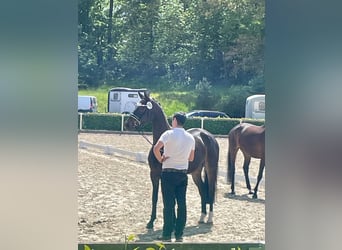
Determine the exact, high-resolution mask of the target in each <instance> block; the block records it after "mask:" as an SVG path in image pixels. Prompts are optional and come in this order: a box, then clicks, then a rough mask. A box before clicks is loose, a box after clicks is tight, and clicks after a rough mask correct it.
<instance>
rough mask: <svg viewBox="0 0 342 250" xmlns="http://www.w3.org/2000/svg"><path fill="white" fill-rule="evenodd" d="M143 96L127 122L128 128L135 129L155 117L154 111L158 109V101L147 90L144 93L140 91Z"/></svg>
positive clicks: (126, 126)
mask: <svg viewBox="0 0 342 250" xmlns="http://www.w3.org/2000/svg"><path fill="white" fill-rule="evenodd" d="M139 96H140V98H141V100H140V102H138V103H137V105H136V107H135V109H134V111H133V112H132V113H131V115H130V117H129V118H128V119H127V120H126V122H125V128H126V129H127V130H135V129H138V128H140V127H141V126H143V125H144V124H146V123H148V122H150V121H151V120H152V117H153V112H154V110H155V109H156V106H158V105H157V103H156V102H155V101H154V100H153V99H152V98H150V94H149V92H147V91H145V92H144V93H143V94H142V93H140V92H139Z"/></svg>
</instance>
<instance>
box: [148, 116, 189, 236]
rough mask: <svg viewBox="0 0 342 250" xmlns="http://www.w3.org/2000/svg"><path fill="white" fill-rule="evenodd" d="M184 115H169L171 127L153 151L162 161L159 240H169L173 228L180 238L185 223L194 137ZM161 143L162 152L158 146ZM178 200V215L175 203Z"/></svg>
mask: <svg viewBox="0 0 342 250" xmlns="http://www.w3.org/2000/svg"><path fill="white" fill-rule="evenodd" d="M185 121H186V116H185V114H184V113H183V112H177V113H175V114H174V115H173V117H172V129H171V130H167V131H165V132H164V133H163V134H162V135H161V136H160V138H159V140H158V142H157V143H156V145H155V146H154V147H153V153H154V155H155V157H156V158H157V160H158V161H160V162H161V163H162V174H161V189H162V194H163V204H164V210H163V217H164V225H163V234H162V236H161V237H159V238H158V239H159V240H163V241H171V233H172V231H173V230H175V238H176V241H178V242H180V241H183V230H184V227H185V224H186V189H187V185H188V176H187V170H188V167H189V161H193V159H194V155H195V139H194V137H193V136H192V135H191V134H190V133H188V132H187V131H186V130H185V129H184V128H183V125H184V123H185ZM163 147H164V153H163V155H161V152H160V150H161V149H162V148H163ZM176 202H177V215H176V213H175V204H176Z"/></svg>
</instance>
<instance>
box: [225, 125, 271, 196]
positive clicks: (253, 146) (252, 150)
mask: <svg viewBox="0 0 342 250" xmlns="http://www.w3.org/2000/svg"><path fill="white" fill-rule="evenodd" d="M228 142H229V149H228V160H227V162H228V170H227V180H228V183H231V194H235V190H234V188H235V187H234V182H235V160H236V155H237V152H238V150H239V149H240V150H241V152H242V154H243V156H244V162H243V172H244V175H245V179H246V185H247V188H248V190H249V194H253V198H255V199H256V198H258V195H257V192H258V186H259V183H260V181H261V178H262V175H263V172H264V168H265V125H263V126H256V125H253V124H250V123H240V124H238V125H236V126H235V127H234V128H232V129H231V130H230V131H229V134H228ZM251 157H253V158H257V159H260V165H259V173H258V179H257V183H256V185H255V188H254V193H253V192H252V190H251V184H250V182H249V176H248V170H249V163H250V161H251Z"/></svg>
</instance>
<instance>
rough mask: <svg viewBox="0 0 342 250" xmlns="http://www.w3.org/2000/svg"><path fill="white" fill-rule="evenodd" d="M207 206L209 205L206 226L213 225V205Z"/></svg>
mask: <svg viewBox="0 0 342 250" xmlns="http://www.w3.org/2000/svg"><path fill="white" fill-rule="evenodd" d="M209 205H210V207H209V215H208V221H207V223H208V224H213V217H214V211H213V208H214V205H213V203H210V204H209Z"/></svg>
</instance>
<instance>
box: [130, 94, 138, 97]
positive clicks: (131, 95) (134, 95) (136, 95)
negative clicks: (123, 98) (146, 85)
mask: <svg viewBox="0 0 342 250" xmlns="http://www.w3.org/2000/svg"><path fill="white" fill-rule="evenodd" d="M128 97H129V98H138V94H128Z"/></svg>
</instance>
